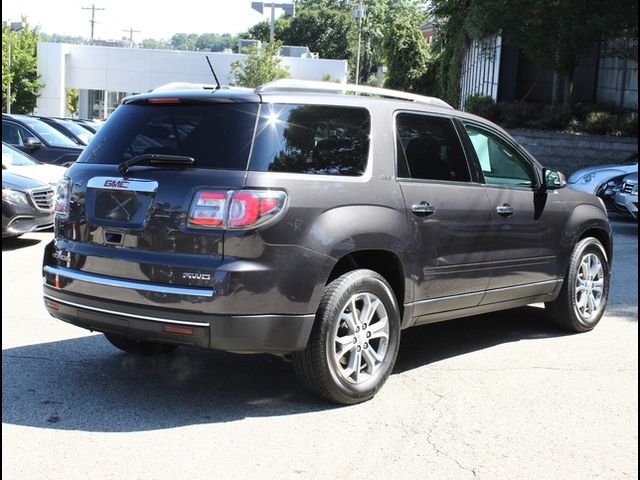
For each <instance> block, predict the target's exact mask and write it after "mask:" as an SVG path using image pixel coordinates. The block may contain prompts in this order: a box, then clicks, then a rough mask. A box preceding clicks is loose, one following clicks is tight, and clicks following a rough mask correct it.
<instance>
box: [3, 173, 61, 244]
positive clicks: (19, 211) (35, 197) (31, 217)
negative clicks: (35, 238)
mask: <svg viewBox="0 0 640 480" xmlns="http://www.w3.org/2000/svg"><path fill="white" fill-rule="evenodd" d="M52 206H53V188H51V186H49V185H47V184H46V183H42V182H39V181H37V180H34V179H32V178H28V177H23V176H22V175H17V174H15V173H12V172H8V171H6V170H4V167H3V171H2V237H3V238H4V237H17V236H20V235H22V234H23V233H28V232H33V231H35V230H45V229H47V228H51V227H52V226H53V210H52Z"/></svg>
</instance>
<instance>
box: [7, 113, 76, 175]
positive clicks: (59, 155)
mask: <svg viewBox="0 0 640 480" xmlns="http://www.w3.org/2000/svg"><path fill="white" fill-rule="evenodd" d="M2 141H3V142H5V143H7V144H9V145H11V146H13V147H16V148H17V149H18V150H21V151H23V152H25V153H28V154H29V155H31V156H32V157H34V158H35V159H36V160H39V161H40V162H44V163H51V164H54V165H62V166H68V165H70V164H72V163H73V162H74V161H75V160H76V158H78V155H80V153H82V150H83V147H80V146H79V145H76V144H75V143H73V141H72V140H70V139H69V138H68V137H66V136H64V135H63V134H62V133H60V132H59V131H58V130H56V129H55V128H53V127H52V126H51V125H48V124H46V123H44V122H43V121H41V120H38V119H37V118H33V117H30V116H28V115H7V114H4V113H3V114H2Z"/></svg>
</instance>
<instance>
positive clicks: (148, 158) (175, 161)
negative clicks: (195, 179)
mask: <svg viewBox="0 0 640 480" xmlns="http://www.w3.org/2000/svg"><path fill="white" fill-rule="evenodd" d="M195 162H196V161H195V160H194V159H193V158H192V157H183V156H181V155H161V154H159V153H144V154H142V155H138V156H136V157H133V158H130V159H129V160H127V161H125V162H122V163H121V164H120V165H118V170H119V171H120V173H122V174H123V175H124V174H125V173H127V172H128V171H129V168H130V167H132V166H134V165H138V164H140V163H150V164H152V165H182V166H185V167H187V166H190V165H193V164H194V163H195Z"/></svg>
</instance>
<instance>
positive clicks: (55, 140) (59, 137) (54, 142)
mask: <svg viewBox="0 0 640 480" xmlns="http://www.w3.org/2000/svg"><path fill="white" fill-rule="evenodd" d="M20 120H21V121H23V122H24V123H25V124H26V125H27V126H28V127H29V128H31V129H32V130H33V131H34V132H36V133H37V134H38V135H39V136H40V138H42V139H43V140H44V141H45V142H46V143H47V144H48V145H51V146H52V147H73V148H78V145H77V144H75V143H74V142H73V140H71V139H69V138H68V137H65V136H64V135H63V134H62V133H60V132H59V131H58V130H56V129H55V128H53V127H52V126H51V125H47V124H46V123H44V122H43V121H41V120H38V119H37V118H30V117H20ZM30 136H33V135H30Z"/></svg>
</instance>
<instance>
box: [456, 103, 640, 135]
mask: <svg viewBox="0 0 640 480" xmlns="http://www.w3.org/2000/svg"><path fill="white" fill-rule="evenodd" d="M465 110H466V111H468V112H470V113H475V114H476V115H480V116H482V117H485V118H488V119H489V120H492V121H494V122H496V123H498V124H500V125H501V126H502V127H504V128H533V129H539V130H565V131H572V132H577V133H590V134H594V135H615V136H623V137H637V136H638V112H637V111H620V110H617V109H612V108H607V107H605V106H603V105H598V104H579V105H576V106H574V107H573V108H572V109H570V110H567V109H566V108H564V107H562V106H561V105H547V104H542V103H520V102H498V103H493V100H491V98H490V97H486V96H479V95H478V96H474V97H471V98H469V99H468V100H467V101H466V102H465Z"/></svg>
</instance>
